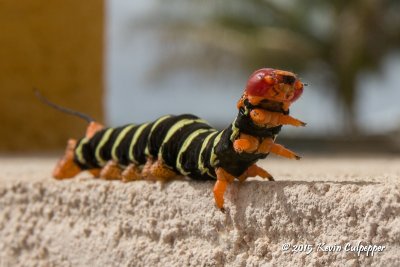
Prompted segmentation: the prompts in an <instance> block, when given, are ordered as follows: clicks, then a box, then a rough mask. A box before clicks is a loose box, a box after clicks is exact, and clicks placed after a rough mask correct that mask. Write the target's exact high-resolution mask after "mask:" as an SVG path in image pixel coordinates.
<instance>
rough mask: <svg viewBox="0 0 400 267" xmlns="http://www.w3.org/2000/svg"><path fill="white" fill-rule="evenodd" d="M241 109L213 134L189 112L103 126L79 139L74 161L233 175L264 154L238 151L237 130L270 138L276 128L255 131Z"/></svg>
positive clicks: (82, 165)
mask: <svg viewBox="0 0 400 267" xmlns="http://www.w3.org/2000/svg"><path fill="white" fill-rule="evenodd" d="M247 111H248V110H247V108H245V109H241V110H240V111H239V114H238V116H237V117H236V119H235V121H234V122H233V123H232V124H231V125H230V126H229V127H227V128H226V129H224V130H222V131H217V130H215V129H213V128H212V127H211V126H210V125H209V124H208V123H207V122H205V121H204V120H202V119H200V118H198V117H196V116H194V115H190V114H185V115H179V116H172V115H168V116H164V117H161V118H159V119H157V120H156V121H154V122H151V123H145V124H140V125H125V126H122V127H117V128H105V129H103V130H101V131H99V132H97V133H96V134H94V136H92V137H91V138H82V139H81V140H80V141H79V142H78V143H77V145H76V148H75V162H76V163H77V164H78V165H79V167H80V168H81V169H82V170H86V169H95V168H102V167H104V166H105V164H106V163H107V162H108V161H110V160H113V161H115V162H117V163H118V164H119V166H120V167H122V168H124V167H126V166H128V165H129V164H131V163H133V164H135V165H137V166H138V167H141V166H143V165H144V164H145V163H146V161H147V160H148V159H149V158H151V159H156V160H161V161H162V162H163V164H164V165H165V166H166V167H167V168H169V169H171V170H173V171H175V172H176V173H177V174H181V175H184V176H188V177H190V178H193V179H199V180H206V179H215V178H216V173H215V169H216V168H218V167H222V168H224V169H225V170H226V171H227V172H229V173H231V174H232V175H234V176H235V177H238V176H240V175H241V174H242V173H243V172H244V171H245V170H246V169H247V168H248V167H249V166H250V165H252V164H254V163H255V162H256V161H257V160H258V159H261V158H265V157H266V156H267V154H255V153H240V154H239V153H237V152H236V151H235V150H234V149H233V141H234V140H235V139H236V138H237V137H238V135H239V134H240V133H241V132H244V133H246V132H249V133H251V134H252V135H255V136H257V137H259V138H260V139H263V138H271V137H272V138H275V136H276V135H277V134H278V132H279V131H280V126H278V127H274V128H265V127H263V128H260V127H257V126H256V125H254V124H253V123H252V121H251V119H250V118H249V116H248V113H247Z"/></svg>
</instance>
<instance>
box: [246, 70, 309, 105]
mask: <svg viewBox="0 0 400 267" xmlns="http://www.w3.org/2000/svg"><path fill="white" fill-rule="evenodd" d="M302 93H303V83H302V82H301V81H300V80H299V79H298V78H297V76H296V75H295V74H294V73H291V72H289V71H283V70H275V69H269V68H264V69H259V70H257V71H255V72H254V73H253V74H252V75H251V76H250V78H249V80H248V82H247V85H246V89H245V94H246V95H247V97H248V98H249V100H250V102H260V101H262V100H264V99H267V100H271V101H275V102H281V103H284V104H286V105H288V106H289V105H290V104H291V103H293V102H294V101H296V100H297V99H298V98H299V97H300V96H301V94H302ZM252 100H253V101H252Z"/></svg>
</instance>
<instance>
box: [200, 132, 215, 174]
mask: <svg viewBox="0 0 400 267" xmlns="http://www.w3.org/2000/svg"><path fill="white" fill-rule="evenodd" d="M216 134H218V132H214V133H212V134H210V135H209V136H207V137H206V139H204V141H203V144H202V145H201V148H200V153H199V159H198V161H197V168H199V170H200V172H201V174H205V173H206V172H208V169H207V168H206V167H204V162H203V159H202V158H201V154H203V151H204V149H206V147H207V144H208V142H209V141H210V139H211V138H212V137H213V136H214V135H216Z"/></svg>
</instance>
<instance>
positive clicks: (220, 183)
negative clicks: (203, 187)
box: [213, 168, 235, 211]
mask: <svg viewBox="0 0 400 267" xmlns="http://www.w3.org/2000/svg"><path fill="white" fill-rule="evenodd" d="M215 173H216V174H217V182H216V183H215V185H214V190H213V192H214V200H215V204H216V205H217V207H218V208H219V209H220V210H221V211H224V194H225V191H226V187H227V185H228V183H232V182H233V180H234V179H235V177H233V176H232V175H231V174H229V173H228V172H226V171H225V170H224V169H222V168H217V169H216V170H215Z"/></svg>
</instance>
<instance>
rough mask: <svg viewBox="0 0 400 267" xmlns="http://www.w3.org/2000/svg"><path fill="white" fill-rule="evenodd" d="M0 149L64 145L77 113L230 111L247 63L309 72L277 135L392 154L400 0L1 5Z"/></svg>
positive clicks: (399, 77)
mask: <svg viewBox="0 0 400 267" xmlns="http://www.w3.org/2000/svg"><path fill="white" fill-rule="evenodd" d="M0 6H1V8H0V23H1V25H3V27H2V29H1V30H0V33H1V34H0V58H2V60H1V61H0V73H1V75H0V88H1V90H2V98H0V123H1V127H2V131H0V153H1V152H3V151H26V150H32V151H51V150H60V149H62V148H63V146H64V145H65V142H66V140H67V139H68V138H70V137H74V138H79V137H80V136H82V134H83V133H84V131H85V127H86V123H85V122H84V121H81V120H78V119H77V118H74V117H71V116H65V115H64V114H60V113H58V112H56V111H54V110H50V109H49V108H48V107H47V106H44V105H43V104H42V103H40V102H39V101H38V100H37V99H36V98H35V97H34V94H33V92H32V88H33V87H35V88H38V89H40V90H41V91H42V93H43V94H44V95H45V96H46V97H48V98H49V99H50V100H52V101H54V102H56V103H58V104H60V105H62V106H67V107H69V108H72V109H75V110H79V111H82V112H84V113H88V114H90V115H92V116H93V117H94V118H96V119H97V120H98V121H100V122H104V123H105V124H107V125H111V126H117V125H121V124H125V123H131V122H137V123H140V122H144V121H150V120H154V119H155V118H157V117H159V116H162V115H164V114H180V113H193V114H196V115H198V116H200V117H203V118H204V119H206V120H208V121H209V122H210V123H211V124H212V125H214V126H215V127H217V128H223V127H226V126H227V125H228V124H229V123H230V122H231V121H232V120H233V118H234V117H235V116H236V112H237V110H236V102H237V100H238V99H239V97H240V96H241V93H242V92H243V89H244V86H245V84H246V81H247V79H248V77H249V75H250V74H251V73H252V72H253V71H254V70H256V69H259V68H263V67H272V68H277V69H284V70H289V71H293V72H295V73H297V74H298V76H299V77H300V78H301V79H302V80H303V82H305V83H307V84H308V86H307V87H306V88H305V92H304V94H303V96H302V97H301V98H300V99H299V100H298V101H297V102H296V103H294V104H293V106H292V108H291V114H292V115H293V116H294V117H297V118H299V119H301V120H303V121H305V122H307V123H308V124H307V127H305V128H293V127H284V129H283V131H282V134H281V135H280V136H279V138H280V139H279V142H281V143H283V144H285V145H287V146H289V147H291V148H293V149H295V150H297V151H298V150H303V151H313V152H322V153H332V151H339V152H343V153H351V152H362V153H369V154H374V153H376V152H382V153H400V105H399V99H400V16H399V15H398V14H400V1H398V0H396V1H395V0H384V1H378V0H367V1H365V0H363V1H361V0H359V1H350V2H349V1H342V0H335V1H316V0H303V1H287V0H285V1H282V0H279V1H278V0H248V1H237V0H229V1H228V0H217V1H211V0H201V1H200V0H191V1H183V0H170V1H161V0H147V1H139V0H132V1H121V0H119V1H117V0H108V1H97V0H87V1H84V2H83V1H79V0H70V1H66V2H54V1H50V0H36V1H30V2H17V1H11V0H8V1H3V2H2V4H0Z"/></svg>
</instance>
